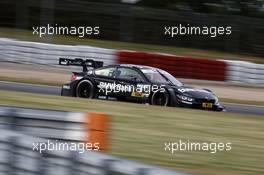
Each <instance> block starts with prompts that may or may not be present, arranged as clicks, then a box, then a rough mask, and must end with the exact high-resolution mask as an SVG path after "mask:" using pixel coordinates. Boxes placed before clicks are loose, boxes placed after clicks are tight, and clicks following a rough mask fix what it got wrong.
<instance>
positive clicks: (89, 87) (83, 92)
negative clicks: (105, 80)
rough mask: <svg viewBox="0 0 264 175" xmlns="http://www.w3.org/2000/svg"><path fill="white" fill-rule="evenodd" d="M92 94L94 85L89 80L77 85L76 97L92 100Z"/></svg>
mask: <svg viewBox="0 0 264 175" xmlns="http://www.w3.org/2000/svg"><path fill="white" fill-rule="evenodd" d="M94 94H95V93H94V85H93V83H92V82H91V81H90V80H82V81H80V82H79V83H78V85H77V87H76V97H81V98H93V97H94Z"/></svg>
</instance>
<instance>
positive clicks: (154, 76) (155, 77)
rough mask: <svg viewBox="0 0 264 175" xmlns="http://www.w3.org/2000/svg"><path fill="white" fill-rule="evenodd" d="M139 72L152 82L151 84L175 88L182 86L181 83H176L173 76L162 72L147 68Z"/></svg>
mask: <svg viewBox="0 0 264 175" xmlns="http://www.w3.org/2000/svg"><path fill="white" fill-rule="evenodd" d="M141 71H142V72H143V73H144V75H145V76H146V77H147V78H148V79H149V80H150V81H151V82H152V83H159V84H172V85H175V86H182V83H181V82H180V81H178V80H177V79H176V78H175V77H174V76H172V75H171V74H169V73H168V72H166V71H164V70H160V69H157V70H153V69H148V68H143V69H141Z"/></svg>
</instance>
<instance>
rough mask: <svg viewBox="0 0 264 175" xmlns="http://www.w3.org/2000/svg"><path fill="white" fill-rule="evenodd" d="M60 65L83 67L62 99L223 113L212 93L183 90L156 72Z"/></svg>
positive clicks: (65, 88) (91, 63)
mask: <svg viewBox="0 0 264 175" xmlns="http://www.w3.org/2000/svg"><path fill="white" fill-rule="evenodd" d="M59 64H60V65H65V66H70V65H73V66H82V67H83V71H82V72H73V75H72V77H71V81H70V82H69V83H68V84H65V85H63V86H62V90H61V95H62V96H73V97H82V98H97V99H108V100H118V101H129V102H137V103H145V104H152V105H160V106H180V107H189V108H199V109H206V110H215V111H223V110H224V107H223V106H222V105H220V103H219V101H218V98H217V97H216V95H215V94H214V93H213V92H212V91H210V90H208V89H196V88H192V87H189V86H186V85H184V84H182V83H181V82H180V81H178V80H177V79H176V78H175V77H174V76H172V75H171V74H169V73H168V72H166V71H164V70H161V69H158V68H154V67H149V66H142V65H133V64H118V65H108V66H103V62H100V61H94V60H91V59H87V60H83V59H68V58H60V59H59ZM90 67H91V69H89V68H90Z"/></svg>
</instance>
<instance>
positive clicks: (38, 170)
mask: <svg viewBox="0 0 264 175" xmlns="http://www.w3.org/2000/svg"><path fill="white" fill-rule="evenodd" d="M6 110H9V112H8V113H6ZM3 114H5V115H4V116H3ZM7 114H8V115H7ZM62 114H64V115H62ZM45 115H46V116H47V117H45ZM86 115H88V114H86ZM0 116H1V117H0V120H1V124H0V126H1V128H0V133H1V134H0V174H5V175H13V174H27V175H48V174H49V175H110V174H113V175H160V174H162V175H185V174H183V173H178V172H176V171H173V170H169V169H164V168H160V167H157V166H150V165H145V164H142V163H139V162H134V161H128V160H125V159H122V158H117V157H114V156H110V155H107V154H105V153H102V152H98V151H84V152H82V153H80V152H78V151H76V150H55V149H52V150H50V149H47V150H45V151H43V152H40V151H39V147H38V149H36V148H35V147H34V146H33V145H34V144H33V143H48V140H47V139H45V138H40V135H39V134H40V132H39V130H38V129H36V130H35V133H31V132H25V131H24V129H23V128H24V127H23V125H24V124H25V123H27V122H28V125H29V127H30V126H31V125H32V124H33V123H34V122H33V121H35V120H36V123H39V125H38V126H37V128H43V124H44V123H43V121H46V122H47V123H46V124H48V122H50V123H49V125H48V126H45V127H50V128H54V125H55V123H56V122H55V120H56V121H57V122H58V123H57V127H58V126H61V127H65V126H64V125H68V124H67V123H72V124H75V123H76V122H77V123H80V121H79V120H80V118H78V117H76V116H78V115H76V116H75V117H76V118H75V119H74V118H73V116H72V118H69V117H68V115H67V113H64V112H60V111H48V110H46V111H45V113H44V110H35V109H21V108H13V107H0ZM26 116H28V117H27V118H26ZM34 116H35V117H34ZM98 117H99V118H100V119H99V120H97V121H96V123H93V120H95V119H96V118H98ZM53 118H54V119H53ZM62 118H65V121H62V120H61V119H62ZM89 118H90V120H87V117H86V120H87V121H86V123H85V127H86V128H87V127H90V128H91V130H93V129H97V127H99V131H103V130H105V129H109V126H107V125H108V122H109V118H108V117H107V116H106V115H105V114H98V113H93V114H91V116H89ZM4 119H6V121H5V120H4ZM23 120H24V123H22V121H23ZM41 120H43V121H41ZM106 120H108V121H106ZM36 123H35V124H36ZM88 124H89V125H88ZM31 127H32V126H31ZM94 127H95V128H94ZM69 128H70V127H69V126H68V129H69ZM71 129H73V127H72V128H71ZM89 130H90V129H89ZM66 131H67V130H65V129H62V133H65V132H66ZM45 132H49V133H50V132H54V130H50V131H49V129H47V130H46V131H45ZM65 135H67V132H66V133H65ZM42 136H43V135H41V137H42ZM68 141H69V142H68ZM68 141H65V142H64V143H70V142H71V143H72V140H68Z"/></svg>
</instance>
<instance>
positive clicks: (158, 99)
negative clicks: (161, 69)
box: [150, 91, 169, 106]
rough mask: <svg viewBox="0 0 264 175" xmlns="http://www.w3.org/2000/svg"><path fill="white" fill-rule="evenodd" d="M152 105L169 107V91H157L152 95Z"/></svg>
mask: <svg viewBox="0 0 264 175" xmlns="http://www.w3.org/2000/svg"><path fill="white" fill-rule="evenodd" d="M150 103H151V104H152V105H157V106H168V105H169V94H168V92H167V91H165V92H161V91H156V92H154V93H153V94H152V96H151V100H150Z"/></svg>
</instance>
